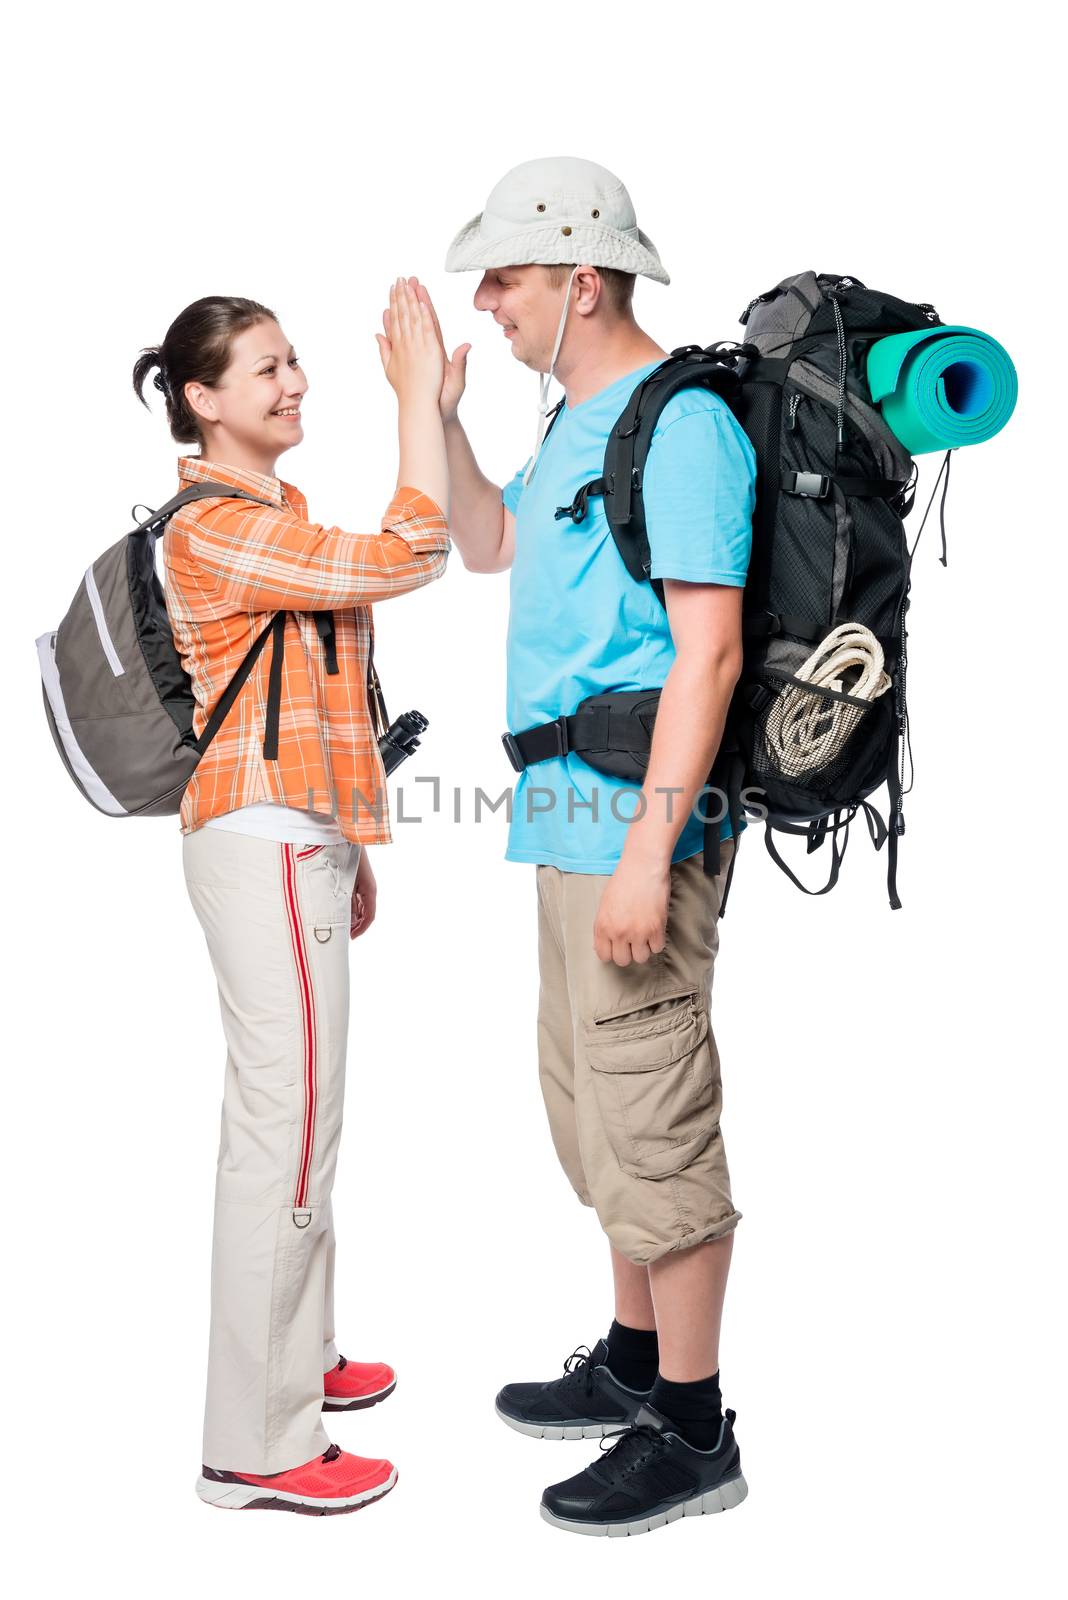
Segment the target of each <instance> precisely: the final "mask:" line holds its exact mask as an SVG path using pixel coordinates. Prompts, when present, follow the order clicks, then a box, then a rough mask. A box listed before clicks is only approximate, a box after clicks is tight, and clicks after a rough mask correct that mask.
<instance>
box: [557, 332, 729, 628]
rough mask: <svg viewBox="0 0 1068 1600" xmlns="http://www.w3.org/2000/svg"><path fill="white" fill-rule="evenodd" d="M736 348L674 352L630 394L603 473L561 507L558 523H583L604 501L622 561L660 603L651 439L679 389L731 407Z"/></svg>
mask: <svg viewBox="0 0 1068 1600" xmlns="http://www.w3.org/2000/svg"><path fill="white" fill-rule="evenodd" d="M733 350H734V347H732V346H721V345H712V346H710V347H709V348H708V349H707V350H703V349H702V348H701V347H700V345H683V346H681V347H680V348H679V349H677V350H673V351H672V352H671V354H670V356H668V358H667V360H666V361H662V362H661V363H660V365H659V366H658V367H656V368H655V369H654V370H653V371H652V372H651V373H650V374H649V376H648V377H647V378H644V379H643V380H642V382H641V383H640V384H639V385H638V387H637V388H636V389H635V390H634V393H633V394H632V395H631V397H630V399H629V400H628V402H627V406H626V409H625V410H624V412H623V414H622V415H621V416H620V418H619V420H618V421H617V422H616V425H615V427H614V428H613V429H612V432H611V433H610V434H609V436H608V444H607V446H606V449H605V456H604V471H603V473H602V475H601V477H600V478H595V479H594V480H593V481H592V482H590V483H587V484H583V486H582V488H581V489H580V490H579V491H578V493H577V494H576V496H575V499H574V501H573V502H572V504H571V505H570V506H559V507H558V508H557V511H556V516H557V519H561V518H563V517H570V518H571V520H572V521H573V522H581V521H582V520H583V518H584V517H585V516H586V512H587V509H588V504H587V503H588V501H589V497H590V496H591V495H601V496H603V499H604V510H605V516H606V517H607V519H608V526H609V529H610V530H611V534H612V538H613V540H614V541H615V545H616V548H617V550H618V551H619V554H620V558H621V560H622V562H623V565H624V566H625V567H626V569H627V571H628V572H629V573H630V575H631V577H632V578H633V579H634V581H635V582H636V583H651V584H652V587H653V589H654V590H655V591H656V594H657V597H658V598H659V599H660V601H661V603H663V599H664V589H663V585H662V584H661V583H660V582H659V580H657V579H654V578H652V577H651V576H650V570H649V569H650V566H651V564H652V562H651V555H650V550H649V535H648V532H647V529H646V523H645V501H644V498H643V494H642V485H643V480H644V475H645V463H646V460H647V459H648V456H649V450H650V448H651V446H652V442H653V433H654V431H655V429H656V425H657V423H658V422H659V420H660V416H661V413H662V412H663V410H664V407H665V406H666V405H667V404H668V402H669V400H671V399H673V397H674V396H675V395H676V394H678V393H679V391H680V390H682V389H707V390H708V391H709V392H710V393H712V394H718V395H720V396H721V397H722V398H723V399H724V400H725V401H726V402H727V404H728V405H729V406H731V407H732V409H733V407H734V405H735V404H736V403H737V401H738V399H739V397H740V394H741V380H740V378H739V375H738V373H737V371H736V370H735V367H734V365H733V360H732V352H733Z"/></svg>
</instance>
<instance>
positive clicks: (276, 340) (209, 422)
mask: <svg viewBox="0 0 1068 1600" xmlns="http://www.w3.org/2000/svg"><path fill="white" fill-rule="evenodd" d="M307 389H308V380H307V379H306V378H305V376H304V373H303V371H302V370H301V366H300V363H299V361H298V360H297V356H296V352H295V351H294V349H293V346H292V345H291V344H290V343H289V340H288V339H287V338H286V336H285V334H284V333H283V332H282V330H281V328H280V327H279V326H278V324H277V322H268V321H263V322H257V323H254V324H253V326H252V327H251V328H245V329H243V331H242V332H241V333H239V334H236V335H235V337H234V340H233V343H232V344H231V346H230V364H229V366H228V367H227V369H226V371H225V372H224V373H223V376H222V378H221V379H220V381H219V382H218V383H217V384H216V385H215V386H214V387H213V388H209V387H207V386H206V385H205V384H201V383H188V384H186V387H185V393H186V400H187V402H188V404H189V405H190V407H191V408H192V410H193V411H194V412H195V414H196V416H197V418H198V419H199V421H200V426H201V431H202V433H203V434H204V447H205V454H206V455H207V456H209V457H212V458H214V459H216V460H221V461H225V460H228V459H230V458H232V457H233V456H234V454H235V450H237V451H240V452H241V453H242V454H246V453H249V452H251V453H253V454H255V455H262V456H263V457H264V458H265V459H266V458H268V457H270V458H271V459H273V458H274V457H276V456H279V455H281V453H282V451H283V450H290V449H292V447H293V445H295V444H299V443H300V441H301V440H302V439H303V437H304V427H303V423H302V422H301V416H300V406H301V401H302V400H303V398H304V395H305V394H306V392H307Z"/></svg>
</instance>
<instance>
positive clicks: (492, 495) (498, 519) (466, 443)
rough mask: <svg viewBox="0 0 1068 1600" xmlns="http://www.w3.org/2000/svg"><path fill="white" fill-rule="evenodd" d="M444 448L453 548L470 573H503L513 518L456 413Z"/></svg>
mask: <svg viewBox="0 0 1068 1600" xmlns="http://www.w3.org/2000/svg"><path fill="white" fill-rule="evenodd" d="M464 359H466V358H464ZM445 448H446V451H447V452H448V457H449V483H450V487H451V499H450V503H449V516H450V528H449V532H450V533H451V534H452V541H453V544H454V545H455V546H456V548H457V550H459V552H460V557H461V559H462V561H463V564H464V566H465V567H467V568H468V570H469V571H471V572H504V571H505V570H506V569H507V568H508V567H510V566H511V565H512V558H513V557H514V555H515V518H514V517H513V515H512V513H511V512H510V511H507V510H506V509H505V505H504V501H503V499H502V498H501V491H500V487H499V486H498V485H497V484H495V483H491V482H490V480H489V479H488V478H487V477H486V475H485V474H484V473H483V471H482V469H481V468H480V466H479V464H478V462H477V461H476V460H475V452H474V451H473V450H472V448H471V441H470V440H469V439H468V437H467V434H466V433H465V432H464V426H463V423H462V422H461V421H460V419H459V418H458V417H457V416H456V414H455V412H454V413H453V415H452V416H451V417H450V418H449V419H448V420H447V421H446V423H445Z"/></svg>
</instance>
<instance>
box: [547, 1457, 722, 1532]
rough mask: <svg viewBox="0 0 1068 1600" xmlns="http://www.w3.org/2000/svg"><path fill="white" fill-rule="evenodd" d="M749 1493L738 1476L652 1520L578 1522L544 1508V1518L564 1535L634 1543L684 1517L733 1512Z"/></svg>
mask: <svg viewBox="0 0 1068 1600" xmlns="http://www.w3.org/2000/svg"><path fill="white" fill-rule="evenodd" d="M748 1493H749V1485H748V1484H747V1483H746V1481H745V1479H744V1478H743V1477H742V1475H741V1473H739V1474H738V1476H737V1477H736V1478H729V1479H728V1480H727V1482H726V1483H721V1484H719V1486H718V1487H717V1488H715V1489H706V1490H705V1492H704V1493H703V1494H696V1495H694V1497H693V1499H692V1500H683V1501H682V1502H681V1503H680V1504H679V1505H677V1506H672V1507H671V1508H670V1510H668V1511H658V1512H656V1513H655V1515H653V1516H651V1517H639V1518H638V1519H637V1520H636V1521H634V1522H575V1521H573V1520H572V1519H571V1518H568V1517H557V1516H554V1514H553V1513H552V1512H551V1511H550V1510H549V1509H548V1507H547V1506H542V1508H541V1514H542V1516H543V1517H544V1519H545V1521H546V1522H551V1523H552V1525H553V1527H554V1528H562V1529H563V1530H564V1532H565V1533H586V1534H592V1535H593V1536H594V1537H595V1538H604V1537H606V1536H607V1537H608V1538H609V1539H633V1538H635V1537H637V1535H638V1534H640V1533H651V1532H652V1531H653V1529H654V1528H663V1527H665V1526H666V1525H667V1524H668V1523H669V1522H678V1521H679V1520H680V1518H682V1517H708V1516H712V1515H713V1514H714V1513H715V1512H717V1511H730V1510H732V1509H733V1508H734V1507H735V1506H740V1505H741V1503H742V1501H743V1500H744V1499H745V1497H746V1495H747V1494H748Z"/></svg>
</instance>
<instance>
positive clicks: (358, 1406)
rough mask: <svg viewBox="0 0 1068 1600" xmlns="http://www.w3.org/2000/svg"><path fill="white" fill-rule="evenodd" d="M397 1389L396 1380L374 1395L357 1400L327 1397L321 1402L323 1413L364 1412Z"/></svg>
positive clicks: (367, 1395) (363, 1396)
mask: <svg viewBox="0 0 1068 1600" xmlns="http://www.w3.org/2000/svg"><path fill="white" fill-rule="evenodd" d="M396 1387H397V1380H396V1378H394V1380H393V1382H392V1383H391V1384H390V1385H389V1386H388V1388H385V1389H379V1390H377V1391H376V1393H374V1394H364V1395H361V1396H360V1397H359V1399H358V1400H338V1399H331V1398H330V1397H329V1396H328V1397H327V1398H326V1399H325V1400H324V1401H323V1410H324V1411H366V1410H367V1407H368V1406H376V1405H377V1404H378V1402H379V1401H380V1400H385V1399H386V1398H387V1396H388V1395H391V1394H392V1393H393V1391H394V1389H395V1388H396Z"/></svg>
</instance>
